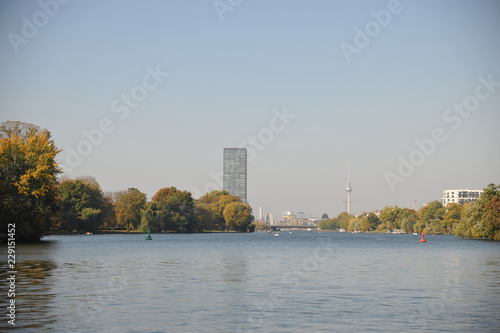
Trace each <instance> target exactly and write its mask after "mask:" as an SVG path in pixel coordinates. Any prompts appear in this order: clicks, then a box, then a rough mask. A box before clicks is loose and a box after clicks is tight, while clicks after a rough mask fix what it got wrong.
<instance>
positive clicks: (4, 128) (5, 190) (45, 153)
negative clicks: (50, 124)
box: [0, 121, 60, 242]
mask: <svg viewBox="0 0 500 333" xmlns="http://www.w3.org/2000/svg"><path fill="white" fill-rule="evenodd" d="M59 151H60V150H59V149H57V148H56V146H55V144H54V141H53V140H51V138H50V132H49V131H47V130H45V129H44V130H41V129H40V127H38V126H36V125H32V124H27V123H22V122H14V121H8V122H4V123H2V124H1V125H0V227H1V230H0V233H7V229H8V225H9V224H15V231H16V235H15V238H16V240H17V241H18V242H23V241H27V242H32V241H38V240H40V237H41V236H42V235H43V234H44V233H46V232H47V231H48V230H50V229H51V227H52V226H53V225H54V222H55V218H56V216H57V213H58V210H59V206H58V200H57V178H56V177H57V175H58V174H59V173H60V169H59V167H58V166H57V164H56V163H55V158H56V155H57V154H58V153H59Z"/></svg>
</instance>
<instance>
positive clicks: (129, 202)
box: [115, 188, 147, 229]
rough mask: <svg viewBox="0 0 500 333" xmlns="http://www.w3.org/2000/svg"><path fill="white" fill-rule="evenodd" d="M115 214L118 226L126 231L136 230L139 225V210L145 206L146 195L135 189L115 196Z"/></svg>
mask: <svg viewBox="0 0 500 333" xmlns="http://www.w3.org/2000/svg"><path fill="white" fill-rule="evenodd" d="M116 197H117V198H116V204H115V213H116V219H117V222H118V224H119V225H121V226H124V227H125V228H128V229H137V228H138V226H139V224H140V223H141V210H142V209H143V208H144V205H145V204H146V201H147V200H146V194H144V193H142V192H140V191H139V190H138V189H136V188H129V189H128V191H127V192H120V193H118V194H117V195H116Z"/></svg>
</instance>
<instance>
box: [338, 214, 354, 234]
mask: <svg viewBox="0 0 500 333" xmlns="http://www.w3.org/2000/svg"><path fill="white" fill-rule="evenodd" d="M337 219H338V227H339V228H343V229H345V230H347V229H348V228H349V224H350V222H351V220H352V219H354V216H352V215H349V214H347V212H342V213H340V214H339V215H338V216H337Z"/></svg>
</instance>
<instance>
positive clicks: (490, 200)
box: [318, 184, 500, 240]
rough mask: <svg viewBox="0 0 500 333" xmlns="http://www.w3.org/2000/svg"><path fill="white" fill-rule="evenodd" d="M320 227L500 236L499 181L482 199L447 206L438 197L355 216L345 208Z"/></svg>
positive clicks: (487, 189)
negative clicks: (413, 206)
mask: <svg viewBox="0 0 500 333" xmlns="http://www.w3.org/2000/svg"><path fill="white" fill-rule="evenodd" d="M318 227H319V228H321V229H325V230H338V229H340V228H343V229H344V230H346V231H362V232H367V231H375V232H387V231H393V230H402V231H403V232H405V233H412V232H418V233H422V232H423V233H427V234H454V235H456V236H459V237H469V238H490V239H494V240H500V185H495V184H489V185H488V187H486V188H485V189H484V190H483V195H482V196H481V198H480V199H479V200H477V201H473V202H469V203H465V204H463V205H461V204H458V203H451V204H448V205H447V206H446V207H444V206H443V205H442V204H441V203H440V202H439V201H432V202H430V203H428V204H426V205H424V206H423V207H422V208H420V209H419V210H418V211H415V210H414V209H409V208H400V207H398V206H386V207H384V209H382V210H381V211H380V214H378V215H377V214H374V213H366V212H364V213H362V214H360V215H358V216H353V215H348V214H347V213H346V212H343V213H340V214H339V215H338V216H337V217H336V218H332V219H326V220H323V221H320V222H318Z"/></svg>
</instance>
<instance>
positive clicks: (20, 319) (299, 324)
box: [0, 232, 500, 332]
mask: <svg viewBox="0 0 500 333" xmlns="http://www.w3.org/2000/svg"><path fill="white" fill-rule="evenodd" d="M152 236H153V240H152V241H146V240H145V239H144V238H145V235H142V234H131V235H127V234H125V235H121V234H114V235H90V236H85V235H82V236H76V235H74V236H47V237H45V238H44V242H42V243H40V244H20V245H18V246H17V247H16V259H17V263H16V264H17V265H16V266H17V267H16V268H17V270H18V274H17V281H16V289H17V290H16V296H17V300H16V306H17V307H16V311H17V313H16V328H17V329H18V330H19V331H24V332H45V331H46V332H72V331H80V332H101V331H102V332H420V331H421V332H500V243H498V242H490V241H479V240H465V239H460V238H457V237H454V236H441V235H437V236H431V235H427V236H426V238H427V240H428V241H427V243H419V239H420V236H413V235H392V234H349V233H326V232H325V233H316V232H293V233H292V234H289V233H288V232H282V233H281V236H280V237H273V234H266V233H257V232H256V233H251V234H237V233H216V234H186V235H183V234H163V235H156V234H154V235H152ZM1 248H2V251H4V252H3V253H6V247H5V246H3V247H1ZM5 257H6V256H5ZM4 259H5V260H3V261H2V263H1V265H0V267H1V269H2V271H1V274H2V275H1V278H2V281H5V280H6V277H7V275H6V271H7V267H6V263H7V260H6V258H4ZM3 288H4V289H3V290H2V293H3V295H7V291H6V290H5V284H4V285H3ZM1 299H2V308H3V309H4V313H5V314H6V313H7V311H6V308H5V307H6V305H7V303H6V302H5V299H6V297H1ZM5 314H4V315H2V316H4V319H3V320H2V323H1V325H2V326H1V327H0V329H2V330H5V329H8V328H9V327H10V325H7V323H6V322H7V320H6V317H5Z"/></svg>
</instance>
